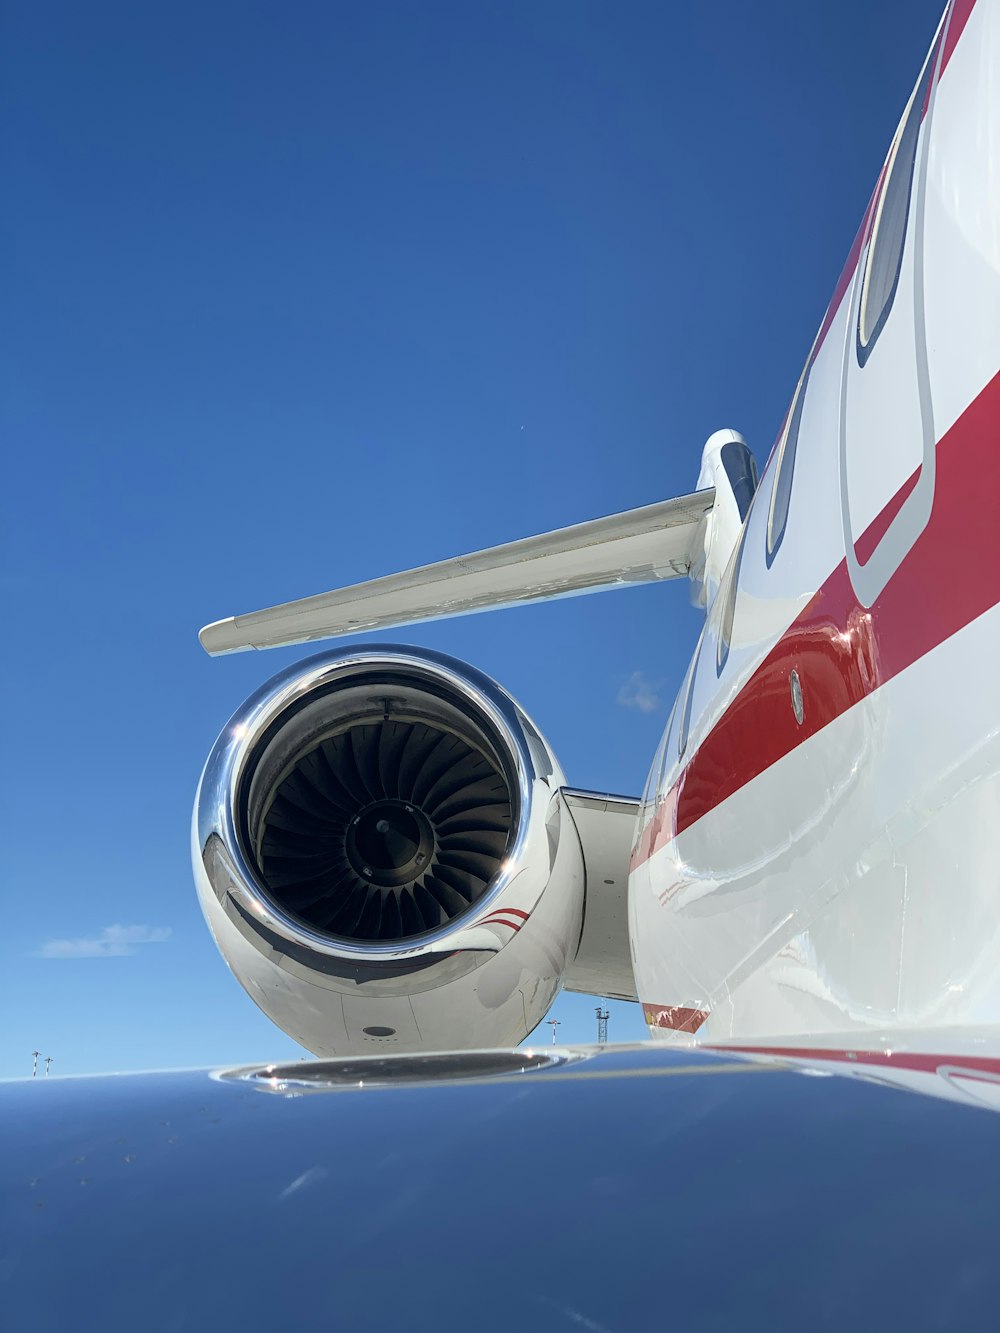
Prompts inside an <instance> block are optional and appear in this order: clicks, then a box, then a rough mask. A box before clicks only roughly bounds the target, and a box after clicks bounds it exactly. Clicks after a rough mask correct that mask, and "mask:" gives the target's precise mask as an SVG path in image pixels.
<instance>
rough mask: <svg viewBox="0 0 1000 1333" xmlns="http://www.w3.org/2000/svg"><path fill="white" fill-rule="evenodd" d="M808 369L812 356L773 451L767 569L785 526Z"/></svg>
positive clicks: (779, 543) (810, 367)
mask: <svg viewBox="0 0 1000 1333" xmlns="http://www.w3.org/2000/svg"><path fill="white" fill-rule="evenodd" d="M811 369H812V352H810V353H809V360H808V361H807V362H806V368H805V370H803V372H802V375H801V377H800V379H799V382H798V385H797V386H796V389H795V397H794V398H793V399H792V405H791V407H790V408H789V409H788V415H787V416H786V417H785V424H784V426H783V427H782V431H781V435H780V436H779V437H778V444H777V447H776V449H775V451H774V484H773V486H772V488H771V507H770V509H769V510H768V514H767V567H768V569H770V568H771V564H772V562H773V561H774V557H775V556H776V555H777V553H778V547H779V546H780V545H781V542H782V538H783V537H784V535H785V527H786V526H787V524H788V509H789V505H790V504H791V499H792V477H793V475H794V473H795V455H796V453H797V452H798V447H799V425H800V424H801V421H802V407H803V404H804V403H805V399H806V389H807V387H808V385H809V372H810V370H811Z"/></svg>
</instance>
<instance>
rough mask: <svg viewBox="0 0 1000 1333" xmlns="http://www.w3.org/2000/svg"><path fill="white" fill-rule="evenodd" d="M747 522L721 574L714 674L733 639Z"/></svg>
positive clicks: (722, 665) (727, 652)
mask: <svg viewBox="0 0 1000 1333" xmlns="http://www.w3.org/2000/svg"><path fill="white" fill-rule="evenodd" d="M749 526H750V524H749V522H745V523H744V524H743V531H742V532H741V533H740V539H739V541H738V542H737V543H736V550H735V551H734V552H733V554H732V555H731V556H730V559H729V564H728V565H727V566H726V572H725V574H723V576H722V588H721V590H720V592H719V600H720V603H721V605H722V614H721V615H720V617H719V642H718V646H717V648H716V650H715V674H716V675H717V676H721V675H722V672H723V669H724V667H725V665H726V662H727V661H728V660H729V647H730V644H731V643H732V641H733V621H734V620H735V619H736V593H737V585H738V584H739V581H740V562H741V561H742V559H743V547H744V546H745V545H746V540H747V529H748V528H749Z"/></svg>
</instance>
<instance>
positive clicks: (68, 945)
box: [34, 925, 173, 958]
mask: <svg viewBox="0 0 1000 1333" xmlns="http://www.w3.org/2000/svg"><path fill="white" fill-rule="evenodd" d="M172 934H173V931H172V930H171V929H170V927H169V926H118V925H115V926H105V927H104V929H103V930H102V931H101V933H100V934H99V935H95V936H94V937H93V938H90V937H86V936H85V937H83V938H81V939H75V940H62V939H54V940H46V941H45V943H44V944H43V945H42V947H41V948H40V949H37V950H36V951H35V955H34V956H35V957H36V958H122V957H125V956H126V955H127V954H132V953H135V952H136V949H137V948H138V946H139V945H140V944H163V943H164V942H165V941H166V940H169V939H170V936H171V935H172Z"/></svg>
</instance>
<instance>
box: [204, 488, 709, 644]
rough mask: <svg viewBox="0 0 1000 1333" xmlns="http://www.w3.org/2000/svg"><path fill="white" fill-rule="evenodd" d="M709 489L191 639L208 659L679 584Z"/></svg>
mask: <svg viewBox="0 0 1000 1333" xmlns="http://www.w3.org/2000/svg"><path fill="white" fill-rule="evenodd" d="M714 501H715V491H714V490H713V489H708V490H703V491H696V492H695V493H694V494H692V495H682V496H679V497H677V498H675V499H673V500H661V501H659V502H658V503H657V504H651V505H645V506H643V507H642V508H640V509H631V510H628V511H627V512H626V513H624V514H611V515H609V516H608V517H606V518H595V519H591V520H589V521H588V522H586V523H577V524H575V525H574V526H572V527H568V528H558V529H556V530H555V531H553V532H547V533H544V534H543V535H541V536H538V537H525V538H522V539H521V540H520V541H514V542H507V543H506V544H505V545H503V546H493V547H490V548H489V549H487V550H485V551H475V552H473V553H472V554H471V555H462V556H457V557H456V558H455V559H453V560H442V561H439V562H438V563H436V564H433V565H423V566H421V567H420V568H419V569H409V570H406V571H405V572H404V573H401V574H390V575H388V576H387V577H386V578H379V579H371V580H369V581H367V582H365V583H356V584H354V585H353V586H352V587H349V588H338V589H335V590H334V591H332V592H324V593H319V594H318V595H317V596H315V597H304V598H302V599H301V600H300V601H295V602H284V603H282V604H281V605H280V606H272V607H269V608H268V609H267V610H264V611H252V612H250V613H249V614H247V615H240V616H230V617H229V618H228V619H226V620H218V621H215V623H214V624H211V625H206V626H205V628H204V629H203V630H202V631H201V633H200V634H199V636H198V637H199V638H200V640H201V644H202V647H203V648H204V649H205V651H206V652H207V653H210V654H211V655H212V656H217V655H219V654H221V653H238V652H244V651H245V650H246V649H249V648H277V647H281V646H283V645H286V644H293V643H308V642H310V641H312V640H316V639H328V638H334V637H336V636H337V635H342V634H359V633H362V632H363V631H366V630H385V629H392V628H395V627H396V626H399V625H412V624H416V623H417V622H419V621H426V620H443V619H445V618H447V617H449V616H461V615H468V614H470V613H471V612H474V611H489V610H494V609H496V608H499V607H506V606H516V605H519V604H520V603H522V602H537V601H546V600H549V599H550V598H554V597H575V596H578V595H579V594H581V593H587V592H600V591H602V590H603V589H606V588H614V587H623V586H628V585H631V584H639V583H656V582H659V581H661V580H663V579H674V578H684V577H686V576H687V574H688V571H689V568H690V565H691V557H692V548H693V544H694V543H695V541H696V538H697V535H698V533H699V529H700V527H701V524H702V520H703V519H704V517H705V515H706V514H707V513H708V512H709V511H710V510H711V508H712V505H713V503H714Z"/></svg>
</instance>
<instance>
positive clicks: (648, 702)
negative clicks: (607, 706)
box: [618, 671, 663, 713]
mask: <svg viewBox="0 0 1000 1333" xmlns="http://www.w3.org/2000/svg"><path fill="white" fill-rule="evenodd" d="M662 684H663V682H662V681H659V680H649V679H648V678H647V676H646V674H645V672H643V671H633V672H632V674H631V676H629V678H628V680H627V681H626V682H625V684H624V685H623V686H622V687H621V689H620V690H619V691H618V705H619V707H620V708H638V710H639V712H640V713H655V712H656V710H657V709H658V708H659V707H660V687H661V685H662Z"/></svg>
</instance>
